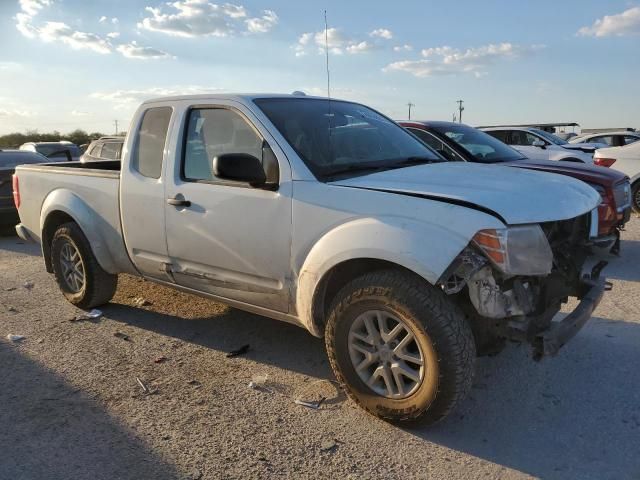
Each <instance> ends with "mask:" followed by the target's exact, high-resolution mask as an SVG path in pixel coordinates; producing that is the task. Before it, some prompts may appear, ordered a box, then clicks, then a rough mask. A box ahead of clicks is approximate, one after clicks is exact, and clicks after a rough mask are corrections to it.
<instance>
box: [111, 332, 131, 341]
mask: <svg viewBox="0 0 640 480" xmlns="http://www.w3.org/2000/svg"><path fill="white" fill-rule="evenodd" d="M113 336H114V337H117V338H121V339H122V340H125V341H127V342H128V341H129V335H127V334H126V333H122V332H116V333H114V334H113Z"/></svg>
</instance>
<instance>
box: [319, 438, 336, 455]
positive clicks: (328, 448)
mask: <svg viewBox="0 0 640 480" xmlns="http://www.w3.org/2000/svg"><path fill="white" fill-rule="evenodd" d="M336 448H338V443H337V442H336V441H335V440H333V439H330V438H328V439H324V440H322V443H321V444H320V450H322V451H323V452H332V451H333V450H335V449H336Z"/></svg>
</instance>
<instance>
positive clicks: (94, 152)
mask: <svg viewBox="0 0 640 480" xmlns="http://www.w3.org/2000/svg"><path fill="white" fill-rule="evenodd" d="M101 150H102V144H101V143H98V144H96V145H94V146H93V147H92V148H91V150H90V151H89V155H91V156H92V157H96V158H100V151H101Z"/></svg>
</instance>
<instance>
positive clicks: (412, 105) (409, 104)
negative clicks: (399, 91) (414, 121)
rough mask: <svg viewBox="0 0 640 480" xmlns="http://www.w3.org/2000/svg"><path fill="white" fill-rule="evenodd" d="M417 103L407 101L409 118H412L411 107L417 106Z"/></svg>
mask: <svg viewBox="0 0 640 480" xmlns="http://www.w3.org/2000/svg"><path fill="white" fill-rule="evenodd" d="M415 106H416V104H415V103H411V102H409V103H407V107H409V120H411V107H415Z"/></svg>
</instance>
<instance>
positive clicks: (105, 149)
mask: <svg viewBox="0 0 640 480" xmlns="http://www.w3.org/2000/svg"><path fill="white" fill-rule="evenodd" d="M121 147H122V144H121V143H105V144H103V145H102V155H101V156H102V158H106V159H108V160H120V148H121Z"/></svg>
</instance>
